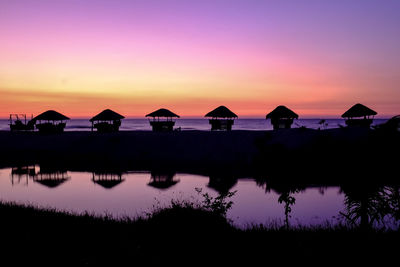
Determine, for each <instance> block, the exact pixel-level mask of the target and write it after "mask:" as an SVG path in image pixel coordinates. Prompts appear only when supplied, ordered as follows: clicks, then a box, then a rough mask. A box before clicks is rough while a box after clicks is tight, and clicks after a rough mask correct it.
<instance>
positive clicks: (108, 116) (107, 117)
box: [89, 109, 125, 121]
mask: <svg viewBox="0 0 400 267" xmlns="http://www.w3.org/2000/svg"><path fill="white" fill-rule="evenodd" d="M124 118H125V117H124V116H122V115H121V114H118V113H117V112H115V111H112V110H111V109H105V110H103V111H102V112H100V113H99V114H97V115H96V116H94V117H93V118H91V119H90V120H89V121H115V120H120V119H124Z"/></svg>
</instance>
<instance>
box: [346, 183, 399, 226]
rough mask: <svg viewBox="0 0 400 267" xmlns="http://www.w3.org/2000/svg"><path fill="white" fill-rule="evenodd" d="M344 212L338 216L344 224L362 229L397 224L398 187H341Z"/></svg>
mask: <svg viewBox="0 0 400 267" xmlns="http://www.w3.org/2000/svg"><path fill="white" fill-rule="evenodd" d="M341 190H342V191H343V192H344V193H345V201H344V204H345V211H344V212H340V214H341V215H342V216H343V217H344V218H345V219H346V222H347V223H348V224H350V225H352V226H358V227H360V228H362V229H368V228H372V227H373V226H376V225H383V226H384V225H385V224H386V223H387V222H388V221H390V220H391V221H394V222H398V220H399V219H400V218H399V214H400V209H399V207H400V192H399V186H397V185H396V186H383V185H375V184H368V183H365V184H362V185H354V184H348V185H343V186H342V187H341Z"/></svg>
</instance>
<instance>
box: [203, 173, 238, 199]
mask: <svg viewBox="0 0 400 267" xmlns="http://www.w3.org/2000/svg"><path fill="white" fill-rule="evenodd" d="M236 184H237V178H235V177H233V176H224V175H222V176H221V175H210V178H209V181H208V185H207V186H208V187H209V188H212V189H214V190H215V191H217V192H218V193H219V194H221V195H224V194H227V193H228V192H229V190H231V188H232V187H234V186H235V185H236Z"/></svg>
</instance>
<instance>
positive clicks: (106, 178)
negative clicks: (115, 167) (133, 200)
mask: <svg viewBox="0 0 400 267" xmlns="http://www.w3.org/2000/svg"><path fill="white" fill-rule="evenodd" d="M92 181H93V183H95V184H98V185H100V186H102V187H104V188H105V189H111V188H113V187H114V186H117V185H119V184H120V183H122V182H123V181H125V179H123V178H122V174H121V173H112V172H93V177H92Z"/></svg>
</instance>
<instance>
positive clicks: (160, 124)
mask: <svg viewBox="0 0 400 267" xmlns="http://www.w3.org/2000/svg"><path fill="white" fill-rule="evenodd" d="M146 117H151V118H152V119H149V121H150V125H151V126H152V128H153V131H154V132H169V131H172V130H173V127H174V125H175V121H174V118H179V115H176V114H175V113H173V112H172V111H170V110H168V109H165V108H160V109H158V110H156V111H154V112H152V113H149V114H147V115H146Z"/></svg>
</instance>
